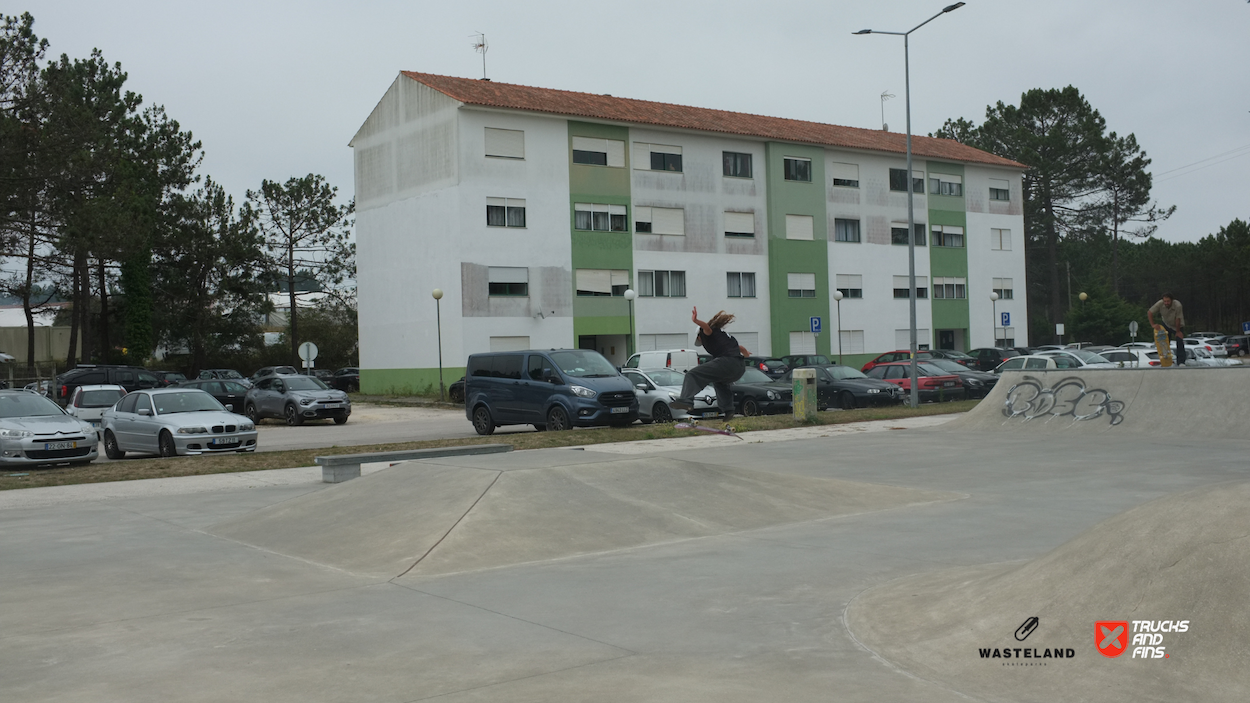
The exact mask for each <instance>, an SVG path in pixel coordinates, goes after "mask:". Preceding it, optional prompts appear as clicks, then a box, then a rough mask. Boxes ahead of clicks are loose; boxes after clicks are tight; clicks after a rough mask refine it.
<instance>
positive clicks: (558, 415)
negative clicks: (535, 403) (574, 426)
mask: <svg viewBox="0 0 1250 703" xmlns="http://www.w3.org/2000/svg"><path fill="white" fill-rule="evenodd" d="M547 429H549V430H551V431H552V432H563V431H564V430H567V429H569V413H568V411H567V410H565V409H564V407H563V406H560V405H557V406H555V407H554V408H552V409H550V410H548V411H547Z"/></svg>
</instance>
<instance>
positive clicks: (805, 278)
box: [786, 273, 816, 298]
mask: <svg viewBox="0 0 1250 703" xmlns="http://www.w3.org/2000/svg"><path fill="white" fill-rule="evenodd" d="M786 295H788V296H789V297H791V298H815V297H816V274H814V273H788V274H786Z"/></svg>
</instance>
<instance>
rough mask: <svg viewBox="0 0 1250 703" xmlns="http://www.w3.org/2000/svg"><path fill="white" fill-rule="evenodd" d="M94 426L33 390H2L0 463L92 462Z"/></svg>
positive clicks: (14, 464) (0, 464)
mask: <svg viewBox="0 0 1250 703" xmlns="http://www.w3.org/2000/svg"><path fill="white" fill-rule="evenodd" d="M97 456H99V450H98V440H97V439H96V433H95V428H93V427H92V426H91V424H90V423H87V422H83V421H82V420H79V419H78V418H76V417H73V416H71V415H68V414H66V412H65V411H64V410H62V409H61V406H59V405H57V404H56V403H54V402H52V401H51V400H49V399H48V398H45V397H43V396H41V395H38V394H35V393H32V392H30V391H24V390H23V391H9V390H5V391H0V466H22V465H25V466H35V465H39V464H64V463H67V462H68V463H70V464H90V463H91V462H92V461H93V460H95V458H96V457H97Z"/></svg>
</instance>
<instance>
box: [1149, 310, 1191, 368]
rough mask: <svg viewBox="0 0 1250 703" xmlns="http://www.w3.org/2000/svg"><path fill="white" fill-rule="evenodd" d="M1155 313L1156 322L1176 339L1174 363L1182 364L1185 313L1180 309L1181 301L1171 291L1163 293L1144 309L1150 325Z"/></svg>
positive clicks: (1183, 358)
mask: <svg viewBox="0 0 1250 703" xmlns="http://www.w3.org/2000/svg"><path fill="white" fill-rule="evenodd" d="M1155 315H1158V316H1159V323H1158V324H1162V325H1163V329H1165V330H1167V331H1168V334H1170V335H1172V336H1173V337H1174V338H1175V339H1176V365H1177V366H1184V365H1185V335H1184V333H1183V332H1182V328H1183V327H1184V326H1185V314H1184V313H1183V312H1182V311H1181V301H1179V300H1176V299H1175V298H1173V297H1172V294H1171V293H1164V294H1163V298H1162V299H1161V300H1159V301H1158V302H1156V303H1155V304H1154V305H1151V306H1150V309H1149V310H1147V311H1146V319H1147V320H1148V321H1149V322H1150V326H1151V327H1154V326H1155V324H1156V323H1155Z"/></svg>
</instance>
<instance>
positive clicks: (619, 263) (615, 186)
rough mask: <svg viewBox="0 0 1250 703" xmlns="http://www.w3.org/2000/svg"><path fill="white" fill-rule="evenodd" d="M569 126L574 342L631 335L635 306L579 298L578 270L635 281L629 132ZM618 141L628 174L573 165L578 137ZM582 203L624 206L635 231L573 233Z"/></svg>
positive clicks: (614, 300) (615, 300) (611, 299)
mask: <svg viewBox="0 0 1250 703" xmlns="http://www.w3.org/2000/svg"><path fill="white" fill-rule="evenodd" d="M568 126H569V232H570V248H571V259H572V264H573V287H574V289H573V291H572V295H573V340H572V346H574V347H576V346H577V338H578V337H580V336H582V335H600V334H629V306H628V303H627V302H626V301H625V299H624V298H618V297H578V296H577V288H576V287H577V269H608V270H624V271H629V272H630V280H631V281H632V280H633V271H634V239H633V234H631V232H632V230H633V215H634V213H633V211H632V208H631V203H630V191H629V159H630V149H629V129H628V128H626V127H616V126H613V125H601V124H591V123H588V122H574V121H570V122H569V123H568ZM575 136H576V137H592V138H597V139H618V140H620V141H622V142H624V143H625V168H614V167H610V166H588V165H585V164H575V163H573V137H575ZM576 203H599V204H604V205H624V206H625V207H626V221H627V222H628V223H629V224H628V225H627V226H628V228H629V231H625V232H586V231H578V230H575V229H573V225H574V222H575V215H574V214H573V213H574V209H573V208H574V205H575V204H576Z"/></svg>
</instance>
